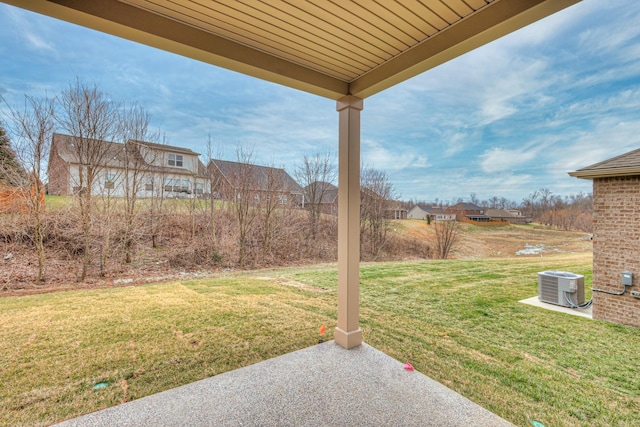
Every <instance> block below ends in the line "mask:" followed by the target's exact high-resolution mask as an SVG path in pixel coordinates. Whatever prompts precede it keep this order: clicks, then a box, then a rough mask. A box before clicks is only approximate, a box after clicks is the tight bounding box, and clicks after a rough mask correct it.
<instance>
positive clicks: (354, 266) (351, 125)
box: [334, 95, 363, 349]
mask: <svg viewBox="0 0 640 427" xmlns="http://www.w3.org/2000/svg"><path fill="white" fill-rule="evenodd" d="M362 108H363V101H362V98H358V97H355V96H351V95H349V96H345V97H344V98H341V99H339V100H338V102H337V107H336V109H337V110H338V113H339V134H338V139H339V144H338V145H339V147H338V327H337V328H336V330H335V334H334V338H335V341H336V343H338V344H339V345H341V346H342V347H344V348H346V349H349V348H352V347H355V346H358V345H360V344H362V330H361V329H360V319H359V311H360V111H362Z"/></svg>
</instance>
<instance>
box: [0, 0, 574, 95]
mask: <svg viewBox="0 0 640 427" xmlns="http://www.w3.org/2000/svg"><path fill="white" fill-rule="evenodd" d="M0 1H3V2H5V3H8V4H12V5H14V6H17V7H21V8H24V9H28V10H31V11H34V12H38V13H42V14H45V15H48V16H51V17H54V18H58V19H62V20H65V21H69V22H72V23H75V24H79V25H82V26H85V27H88V28H93V29H95V30H98V31H102V32H105V33H109V34H113V35H116V36H119V37H123V38H125V39H129V40H132V41H136V42H139V43H143V44H146V45H149V46H153V47H156V48H159V49H163V50H166V51H170V52H174V53H176V54H179V55H183V56H186V57H189V58H193V59H196V60H199V61H203V62H206V63H210V64H213V65H216V66H219V67H223V68H227V69H230V70H234V71H237V72H240V73H243V74H247V75H250V76H254V77H257V78H261V79H264V80H268V81H271V82H275V83H279V84H283V85H286V86H289V87H292V88H296V89H299V90H303V91H306V92H310V93H314V94H317V95H320V96H324V97H327V98H331V99H339V98H341V97H343V96H345V95H354V96H357V97H361V98H366V97H368V96H371V95H373V94H375V93H378V92H380V91H382V90H384V89H387V88H389V87H391V86H393V85H395V84H397V83H400V82H402V81H404V80H406V79H409V78H411V77H413V76H415V75H417V74H420V73H422V72H424V71H426V70H428V69H431V68H433V67H436V66H438V65H440V64H442V63H444V62H446V61H448V60H450V59H452V58H454V57H456V56H459V55H462V54H464V53H466V52H468V51H470V50H472V49H475V48H477V47H479V46H482V45H484V44H486V43H489V42H491V41H493V40H495V39H497V38H499V37H501V36H503V35H505V34H508V33H510V32H512V31H515V30H517V29H519V28H522V27H524V26H526V25H528V24H530V23H532V22H535V21H537V20H539V19H542V18H544V17H546V16H548V15H551V14H553V13H554V12H557V11H559V10H561V9H564V8H565V7H568V6H570V5H572V4H574V3H577V2H578V1H579V0H344V1H343V0H0Z"/></svg>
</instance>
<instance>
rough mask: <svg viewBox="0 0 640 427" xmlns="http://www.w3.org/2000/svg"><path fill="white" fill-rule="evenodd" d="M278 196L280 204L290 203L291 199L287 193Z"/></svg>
mask: <svg viewBox="0 0 640 427" xmlns="http://www.w3.org/2000/svg"><path fill="white" fill-rule="evenodd" d="M278 198H279V199H280V204H281V205H286V204H287V203H289V199H288V198H287V196H286V195H285V194H280V195H278Z"/></svg>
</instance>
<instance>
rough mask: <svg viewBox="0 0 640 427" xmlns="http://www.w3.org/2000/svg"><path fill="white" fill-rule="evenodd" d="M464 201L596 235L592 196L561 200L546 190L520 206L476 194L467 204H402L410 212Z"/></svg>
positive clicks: (404, 202) (507, 200)
mask: <svg viewBox="0 0 640 427" xmlns="http://www.w3.org/2000/svg"><path fill="white" fill-rule="evenodd" d="M465 201H466V202H469V203H473V204H475V205H477V206H480V207H481V208H484V209H505V210H508V209H513V210H517V211H519V212H520V213H521V214H522V215H523V216H526V217H529V218H531V220H532V221H533V222H537V223H540V224H544V225H546V226H548V227H553V228H557V229H559V230H565V231H584V232H587V233H590V232H592V231H593V216H592V212H593V194H591V193H584V192H579V193H577V194H570V195H568V196H561V195H557V194H554V193H553V192H552V191H551V190H550V189H548V188H544V187H543V188H540V189H538V190H535V191H533V192H531V193H529V194H528V195H527V196H526V197H524V198H523V199H522V201H520V202H517V201H514V200H509V199H507V198H504V197H498V196H493V197H490V198H488V199H479V198H478V197H477V196H476V194H475V193H471V194H470V196H469V198H468V199H467V200H464V199H463V198H458V199H455V200H452V201H443V200H438V199H436V200H435V201H434V202H432V203H429V202H426V201H418V200H408V201H403V202H402V205H403V206H404V207H405V208H406V209H410V208H411V207H412V206H415V205H416V204H418V203H424V204H427V205H433V206H440V207H448V206H452V205H455V204H457V203H463V202H465Z"/></svg>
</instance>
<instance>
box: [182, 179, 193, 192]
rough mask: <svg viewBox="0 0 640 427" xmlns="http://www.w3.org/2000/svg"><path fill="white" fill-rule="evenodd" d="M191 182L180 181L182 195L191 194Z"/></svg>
mask: <svg viewBox="0 0 640 427" xmlns="http://www.w3.org/2000/svg"><path fill="white" fill-rule="evenodd" d="M189 187H190V185H189V180H187V179H183V180H181V181H180V192H181V193H189V194H191V190H190V189H189Z"/></svg>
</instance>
